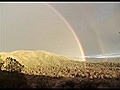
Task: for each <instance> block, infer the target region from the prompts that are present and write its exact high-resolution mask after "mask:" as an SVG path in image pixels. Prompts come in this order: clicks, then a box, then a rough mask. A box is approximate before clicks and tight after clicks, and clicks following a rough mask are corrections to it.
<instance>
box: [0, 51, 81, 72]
mask: <svg viewBox="0 0 120 90" xmlns="http://www.w3.org/2000/svg"><path fill="white" fill-rule="evenodd" d="M0 55H1V58H2V60H3V61H4V60H6V58H7V57H11V58H12V59H16V61H18V62H19V63H21V64H22V65H24V66H25V68H26V69H27V70H30V71H33V72H35V71H38V70H39V69H41V68H42V69H43V68H44V69H45V70H46V69H48V68H52V67H54V68H55V67H62V68H64V67H66V66H67V67H69V68H74V67H75V66H76V65H75V64H78V62H79V61H74V59H71V58H68V57H65V56H60V55H57V54H54V53H50V52H46V51H43V50H37V51H30V50H18V51H13V52H9V53H7V52H1V53H0ZM80 61H82V60H80ZM73 62H76V63H75V64H73ZM47 71H48V70H47ZM47 71H46V73H48V72H47Z"/></svg>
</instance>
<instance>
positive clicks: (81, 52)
mask: <svg viewBox="0 0 120 90" xmlns="http://www.w3.org/2000/svg"><path fill="white" fill-rule="evenodd" d="M46 5H47V6H48V7H49V8H51V9H52V10H53V11H54V12H55V13H56V14H57V15H58V16H59V17H60V18H61V19H62V20H63V21H64V22H65V24H66V25H67V26H68V27H69V29H70V30H71V32H72V34H73V35H74V37H75V40H76V41H77V43H78V46H79V49H80V54H81V57H82V61H86V59H85V53H84V49H83V47H82V44H81V43H80V40H79V38H78V37H77V35H76V33H75V31H74V30H73V28H72V27H71V26H70V24H69V23H68V22H67V20H66V19H65V18H64V17H63V16H62V15H61V14H60V13H59V12H58V11H57V10H56V9H55V8H53V6H51V5H50V4H48V3H46Z"/></svg>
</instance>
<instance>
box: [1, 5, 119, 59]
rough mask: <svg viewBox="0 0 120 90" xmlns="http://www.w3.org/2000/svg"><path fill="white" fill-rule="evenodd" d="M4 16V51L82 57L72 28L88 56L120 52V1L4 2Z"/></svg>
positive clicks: (2, 46) (2, 9) (2, 48)
mask: <svg viewBox="0 0 120 90" xmlns="http://www.w3.org/2000/svg"><path fill="white" fill-rule="evenodd" d="M51 7H52V8H53V9H52V8H51ZM56 11H57V13H56ZM60 15H61V16H62V18H61V17H60ZM0 17H1V18H0V21H1V22H0V23H1V24H0V27H1V28H0V42H1V44H0V51H2V52H11V51H14V50H23V49H24V50H46V51H49V52H53V53H56V54H61V55H65V56H72V57H74V56H80V55H81V53H80V49H79V48H80V47H79V46H78V42H77V40H76V39H75V37H74V35H73V33H72V32H71V28H72V30H73V31H74V32H75V33H76V35H77V37H78V39H79V42H80V44H81V45H82V47H83V50H84V53H85V55H96V54H107V53H120V34H119V32H120V25H119V23H120V3H50V4H44V3H34V4H32V3H28V4H26V3H24V4H23V3H17V4H16V3H9V4H7V3H6V4H5V3H0ZM63 18H64V19H63ZM65 21H66V22H67V24H69V25H67V24H66V22H65ZM70 27H71V28H70Z"/></svg>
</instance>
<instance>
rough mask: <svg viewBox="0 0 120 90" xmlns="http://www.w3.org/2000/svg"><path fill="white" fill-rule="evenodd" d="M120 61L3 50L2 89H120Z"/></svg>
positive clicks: (0, 79)
mask: <svg viewBox="0 0 120 90" xmlns="http://www.w3.org/2000/svg"><path fill="white" fill-rule="evenodd" d="M116 59H117V60H116ZM119 60H120V58H113V60H108V59H103V60H102V59H100V60H97V59H96V60H93V61H92V59H90V60H88V61H85V62H84V61H75V60H74V59H71V58H67V57H64V56H59V55H56V54H53V53H49V52H46V51H40V50H38V51H24V50H19V51H14V52H11V53H5V52H1V53H0V88H120V62H119Z"/></svg>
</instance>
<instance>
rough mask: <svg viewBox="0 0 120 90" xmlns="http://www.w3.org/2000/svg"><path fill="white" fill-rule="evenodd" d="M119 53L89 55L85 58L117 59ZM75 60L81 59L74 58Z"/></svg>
mask: <svg viewBox="0 0 120 90" xmlns="http://www.w3.org/2000/svg"><path fill="white" fill-rule="evenodd" d="M119 57H120V53H108V54H97V55H89V56H85V58H119ZM75 58H76V59H79V58H81V57H75Z"/></svg>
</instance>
